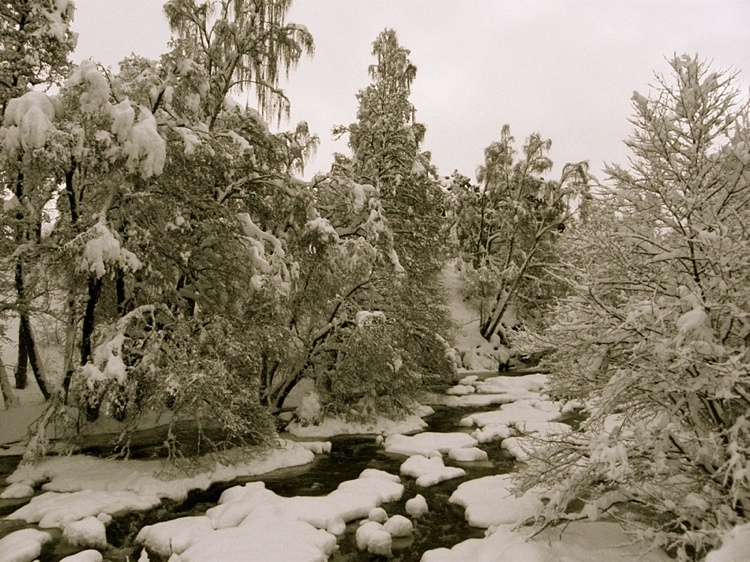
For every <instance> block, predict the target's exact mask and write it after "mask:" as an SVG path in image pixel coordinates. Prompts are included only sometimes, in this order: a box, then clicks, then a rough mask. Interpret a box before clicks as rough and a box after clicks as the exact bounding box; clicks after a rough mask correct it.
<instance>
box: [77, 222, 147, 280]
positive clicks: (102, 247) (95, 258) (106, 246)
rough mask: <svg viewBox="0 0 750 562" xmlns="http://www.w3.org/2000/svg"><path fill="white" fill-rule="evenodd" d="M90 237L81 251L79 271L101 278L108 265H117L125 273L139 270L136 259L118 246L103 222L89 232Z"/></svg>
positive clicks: (132, 254) (131, 253)
mask: <svg viewBox="0 0 750 562" xmlns="http://www.w3.org/2000/svg"><path fill="white" fill-rule="evenodd" d="M90 235H91V236H92V237H91V238H90V239H89V240H88V241H87V242H86V245H85V247H84V249H83V256H82V257H81V263H80V265H79V267H78V268H79V270H80V271H83V272H91V273H93V274H94V275H96V276H97V277H98V278H100V279H101V278H102V277H103V276H104V274H105V273H106V272H107V265H108V264H118V265H119V266H120V267H122V268H123V269H125V270H127V271H137V270H138V269H140V268H141V262H140V260H139V259H138V257H137V256H136V255H135V254H134V253H133V252H131V251H130V250H126V249H125V248H123V247H122V246H121V245H120V241H119V240H118V239H117V237H116V236H115V235H114V234H113V233H112V231H111V230H110V229H109V228H108V227H107V225H106V224H105V223H104V222H103V221H99V222H98V223H96V224H95V225H94V227H93V228H92V229H91V231H90Z"/></svg>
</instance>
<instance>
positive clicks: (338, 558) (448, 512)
mask: <svg viewBox="0 0 750 562" xmlns="http://www.w3.org/2000/svg"><path fill="white" fill-rule="evenodd" d="M495 408H496V407H495ZM489 409H493V408H489ZM477 411H478V409H477V408H471V409H459V408H446V407H436V411H435V413H434V414H432V415H431V416H429V417H427V418H425V421H426V422H427V423H428V426H429V427H428V429H427V430H428V431H435V432H452V431H467V432H468V431H470V430H469V429H467V428H462V427H459V425H458V422H459V421H460V419H461V418H462V417H464V416H466V415H467V414H468V413H472V412H477ZM282 437H284V436H283V435H282ZM330 441H331V443H332V448H331V452H330V454H325V455H317V456H316V459H315V461H314V462H313V463H311V464H309V465H305V466H302V467H296V468H291V469H283V470H278V471H275V472H272V473H269V474H265V475H262V476H260V477H253V478H241V479H237V480H234V481H231V482H222V483H217V484H215V485H213V486H211V487H210V488H208V489H207V490H205V491H194V492H191V493H190V494H189V495H188V497H187V499H186V500H185V501H182V502H173V501H164V502H163V503H162V505H160V506H159V507H157V508H155V509H153V510H150V511H146V512H138V513H129V514H127V515H124V516H120V517H116V518H115V519H114V520H113V521H112V522H111V523H110V525H109V526H108V528H107V540H108V542H109V544H110V545H112V548H110V549H109V550H107V551H106V552H104V553H103V554H104V559H105V560H108V561H112V562H135V560H138V556H139V554H140V550H141V549H140V547H138V546H136V545H134V543H133V541H134V539H135V536H136V534H137V533H138V531H139V530H140V529H141V528H142V527H143V526H145V525H150V524H153V523H156V522H159V521H166V520H170V519H175V518H177V517H185V516H189V515H202V514H204V513H205V512H206V510H207V509H208V508H210V507H213V506H214V505H216V504H217V502H218V500H219V497H220V495H221V493H222V492H223V491H224V490H226V489H227V488H230V487H232V486H236V485H242V484H244V483H246V482H250V481H257V480H262V481H263V482H265V485H266V487H267V488H268V489H270V490H273V491H274V492H275V493H276V494H278V495H280V496H322V495H326V494H328V493H330V492H332V491H333V490H335V489H336V487H337V486H338V485H339V484H340V483H341V482H343V481H346V480H352V479H355V478H357V477H358V476H359V474H360V473H361V472H362V470H364V469H365V468H377V469H380V470H384V471H387V472H390V473H392V474H398V473H399V467H400V466H401V464H402V463H403V462H404V460H405V457H403V456H401V455H393V454H389V453H386V452H385V451H384V450H383V447H382V446H381V445H378V444H376V442H375V438H374V437H373V436H364V435H359V436H340V437H334V438H332V439H330ZM482 448H483V449H484V450H485V451H487V453H488V456H489V460H488V461H484V462H473V463H458V462H454V461H451V460H449V459H447V458H446V459H445V462H446V464H448V465H454V466H460V467H461V468H463V469H465V470H466V476H464V477H463V478H457V479H453V480H448V481H446V482H442V483H440V484H438V485H436V486H432V487H429V488H419V487H417V486H416V484H415V481H414V480H413V479H411V478H403V479H402V482H403V483H404V485H405V487H406V491H405V493H404V495H403V500H402V501H399V502H393V503H390V504H384V505H383V507H384V508H385V509H386V511H387V512H388V514H389V515H394V514H402V515H406V513H405V509H404V503H405V501H406V499H409V498H411V497H413V496H415V495H416V494H422V495H423V496H424V497H425V498H426V500H427V503H428V505H429V506H430V511H429V513H428V514H426V515H424V516H423V517H421V518H420V519H418V520H415V521H414V523H415V532H414V535H413V536H412V537H410V538H408V539H398V540H395V541H394V545H393V551H394V556H393V558H391V560H392V561H396V562H418V561H419V560H420V558H421V557H422V554H423V553H424V552H425V551H426V550H429V549H433V548H439V547H450V546H453V545H454V544H456V543H458V542H461V541H463V540H466V539H468V538H472V537H482V536H483V535H484V531H483V530H481V529H476V528H472V527H470V526H469V525H468V524H467V523H466V521H465V519H464V512H463V508H460V507H458V506H455V505H453V504H451V503H449V502H448V498H449V497H450V495H451V494H452V493H453V491H454V490H455V489H456V488H457V487H458V485H459V484H461V483H462V482H465V481H466V480H470V479H474V478H480V477H482V476H489V475H494V474H504V473H508V472H511V471H513V470H514V469H515V461H514V459H513V458H512V457H511V456H510V455H508V453H507V452H505V451H504V450H503V449H501V447H500V443H499V442H493V443H488V444H485V445H482ZM19 460H20V459H19V458H18V457H0V481H2V480H4V478H5V476H6V475H7V474H9V473H10V472H12V471H13V469H14V468H15V466H16V464H17V463H18V461H19ZM26 501H27V500H0V516H4V515H8V514H9V513H11V512H13V511H14V510H15V509H17V508H18V507H20V505H22V504H23V503H25V502H26ZM358 525H359V522H358V521H354V522H352V523H351V524H349V525H348V527H347V531H346V533H345V535H344V536H342V537H339V541H338V544H339V549H338V550H337V552H336V554H335V555H334V556H333V557H332V559H331V560H332V562H364V561H375V560H381V558H380V557H377V556H373V555H370V554H368V553H366V552H360V551H358V550H357V547H356V543H355V540H354V533H355V531H356V528H357V527H358ZM25 527H33V526H31V525H26V524H24V523H22V522H17V521H8V520H4V519H0V538H2V537H3V536H5V535H7V534H8V533H10V532H12V531H15V530H18V529H20V528H25ZM53 537H54V540H53V541H51V542H50V543H48V544H47V545H45V547H44V550H43V552H42V555H41V556H40V558H39V560H40V562H56V561H58V560H60V559H61V558H63V557H65V556H68V555H70V554H73V553H75V552H77V551H79V550H80V547H72V546H71V545H69V544H68V543H66V542H65V541H64V540H62V538H61V537H60V534H59V532H58V533H57V534H56V535H55V534H53ZM151 559H152V561H155V562H160V561H159V559H158V558H157V557H153V556H152V558H151ZM290 562H291V561H290Z"/></svg>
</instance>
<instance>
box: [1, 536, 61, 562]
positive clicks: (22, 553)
mask: <svg viewBox="0 0 750 562" xmlns="http://www.w3.org/2000/svg"><path fill="white" fill-rule="evenodd" d="M50 540H52V536H51V535H50V534H49V533H45V532H44V531H38V530H36V529H21V530H20V531H15V532H14V533H11V534H10V535H8V536H6V537H3V538H2V539H0V562H31V561H32V560H34V559H36V558H37V556H39V555H40V554H41V552H42V545H43V544H45V543H47V542H49V541H50Z"/></svg>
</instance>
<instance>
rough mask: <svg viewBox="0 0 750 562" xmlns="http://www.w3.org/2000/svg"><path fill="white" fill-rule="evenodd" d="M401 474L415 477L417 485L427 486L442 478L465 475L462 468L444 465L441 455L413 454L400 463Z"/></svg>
mask: <svg viewBox="0 0 750 562" xmlns="http://www.w3.org/2000/svg"><path fill="white" fill-rule="evenodd" d="M400 472H401V474H403V475H404V476H411V477H413V478H416V479H417V486H420V487H423V488H428V487H430V486H434V485H435V484H438V483H440V482H443V481H444V480H451V479H453V478H461V477H462V476H465V475H466V471H465V470H464V469H463V468H457V467H455V466H445V464H444V463H443V459H442V457H439V456H436V457H432V458H429V459H428V458H427V457H424V456H422V455H414V456H411V457H409V458H408V459H406V460H405V461H404V462H403V464H402V465H401V469H400Z"/></svg>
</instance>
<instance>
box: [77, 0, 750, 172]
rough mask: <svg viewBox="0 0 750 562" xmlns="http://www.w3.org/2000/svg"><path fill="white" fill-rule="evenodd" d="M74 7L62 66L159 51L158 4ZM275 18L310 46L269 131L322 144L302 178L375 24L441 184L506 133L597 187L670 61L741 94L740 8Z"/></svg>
mask: <svg viewBox="0 0 750 562" xmlns="http://www.w3.org/2000/svg"><path fill="white" fill-rule="evenodd" d="M75 3H76V6H77V11H76V16H75V21H74V24H73V28H74V29H75V31H77V32H78V33H79V40H78V48H77V50H76V52H75V53H74V55H73V59H74V61H75V62H79V61H80V60H81V59H84V58H92V59H94V60H96V61H98V62H102V63H104V64H105V65H108V66H110V65H115V64H116V63H117V62H118V61H120V60H121V59H122V58H123V57H125V56H127V55H129V54H130V53H133V52H134V53H136V54H140V55H143V56H147V57H150V58H157V57H158V56H159V55H160V54H161V53H163V52H165V51H166V49H167V41H168V39H169V29H168V26H167V23H166V20H165V18H164V16H163V14H162V11H161V6H162V4H163V2H161V1H160V0H75ZM287 21H289V22H294V23H299V24H304V25H306V26H307V27H308V29H309V30H310V32H311V33H312V34H313V36H314V38H315V44H316V49H315V55H314V56H313V58H311V59H310V58H307V59H303V60H302V61H301V62H300V64H299V66H298V67H297V69H296V70H293V71H292V73H291V74H290V77H289V80H288V82H285V83H283V84H282V87H283V89H284V90H285V91H286V93H287V95H288V96H289V98H290V100H291V103H292V113H291V119H290V122H289V123H287V124H286V126H284V124H283V123H282V128H292V127H293V126H294V123H296V122H297V121H300V120H305V121H307V122H308V123H309V124H310V127H311V129H312V130H313V131H314V132H315V133H317V134H318V135H319V136H320V139H321V145H320V149H319V151H318V155H317V158H316V159H315V160H314V161H312V162H311V163H310V164H309V165H308V169H307V170H306V172H307V173H306V174H305V175H306V176H309V175H310V174H311V173H314V172H316V171H327V170H328V168H329V166H330V163H331V161H332V157H331V155H332V153H333V152H336V151H339V152H346V151H347V147H346V143H345V141H343V140H340V141H338V142H334V141H333V140H332V136H331V133H330V131H331V127H332V126H334V125H337V124H348V123H351V122H352V121H353V120H354V119H355V116H356V110H357V102H356V98H355V95H356V92H357V91H358V90H359V89H361V88H363V87H365V86H366V85H367V84H368V82H369V77H368V74H367V68H368V66H369V65H370V64H371V63H372V62H373V61H374V59H373V57H372V55H371V50H372V42H373V41H374V39H375V37H376V36H377V35H378V33H380V31H382V30H383V29H384V28H386V27H391V28H393V29H395V30H396V32H397V33H398V37H399V40H400V42H401V44H402V45H403V46H404V47H406V48H408V49H410V50H411V60H412V62H413V63H414V64H415V65H416V66H417V69H418V71H417V78H416V80H415V82H414V84H413V93H412V98H411V99H412V102H413V104H414V105H415V107H416V108H417V119H418V120H419V121H420V122H422V123H424V124H425V125H426V126H427V137H426V139H425V143H424V149H425V150H430V151H432V155H433V163H434V164H436V165H437V166H438V168H439V170H440V172H441V174H443V175H449V174H450V173H452V172H453V170H454V169H458V170H459V171H460V172H461V173H463V174H465V175H467V176H469V177H471V178H472V179H474V178H475V171H476V168H477V166H478V165H479V164H481V163H482V161H483V151H484V148H485V147H486V146H487V145H488V144H490V143H491V142H492V141H494V140H497V139H498V138H499V136H500V129H501V127H502V125H503V124H504V123H508V124H510V126H511V131H512V132H513V134H514V136H515V137H516V140H517V141H518V143H519V147H520V143H521V142H522V141H523V139H524V138H525V137H526V136H528V135H529V134H530V133H532V132H535V131H537V132H540V133H541V134H542V135H543V136H545V137H547V138H550V139H552V141H553V144H552V151H551V154H550V156H551V157H552V159H553V160H554V161H555V163H556V164H557V166H556V168H557V169H559V166H560V165H561V164H563V163H564V162H573V161H579V160H588V161H589V162H590V163H591V171H592V172H593V173H594V174H595V175H598V176H599V177H601V174H600V170H601V168H602V166H603V164H604V163H605V162H607V163H610V162H617V163H623V164H624V163H626V159H627V154H628V153H627V149H626V148H625V146H624V145H623V143H622V141H623V139H625V138H626V137H627V136H628V135H629V133H630V130H631V125H630V124H629V123H628V117H629V116H630V115H631V101H630V98H631V96H632V93H633V91H634V90H637V91H639V92H641V93H643V94H647V93H648V91H649V84H651V83H653V73H654V71H659V72H665V73H666V72H668V67H667V63H666V60H665V57H670V56H672V55H673V54H674V53H678V54H681V53H690V54H695V53H698V54H699V55H700V56H701V57H702V58H704V59H708V60H710V61H713V63H714V67H715V68H717V69H719V68H732V69H735V70H738V71H740V81H739V85H740V87H741V89H742V91H743V93H745V95H747V93H748V89H749V86H750V40H749V39H748V24H750V2H749V1H745V0H735V1H726V0H725V1H707V0H679V1H678V0H669V1H667V0H641V1H608V0H600V1H594V0H586V1H584V0H546V1H543V0H524V1H520V0H515V1H510V0H507V1H506V0H471V1H468V0H367V1H366V0H295V1H294V3H293V4H292V8H291V10H290V13H289V15H288V18H287Z"/></svg>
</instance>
